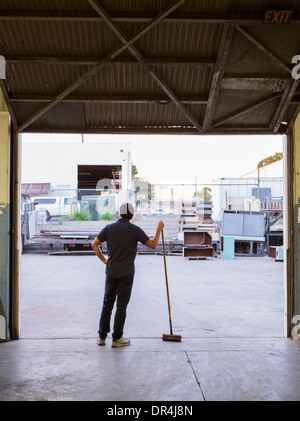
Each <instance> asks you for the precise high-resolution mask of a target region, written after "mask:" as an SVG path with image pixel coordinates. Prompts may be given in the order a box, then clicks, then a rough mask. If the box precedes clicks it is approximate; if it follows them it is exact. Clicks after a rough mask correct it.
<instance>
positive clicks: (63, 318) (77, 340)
mask: <svg viewBox="0 0 300 421" xmlns="http://www.w3.org/2000/svg"><path fill="white" fill-rule="evenodd" d="M21 260H22V284H21V336H22V339H21V340H19V341H13V342H8V343H2V344H0V356H1V358H0V370H1V373H2V376H1V379H0V400H52V401H53V400H54V401H57V400H84V401H88V400H92V401H93V400H98V401H166V400H168V401H177V402H179V401H193V402H197V401H203V400H207V401H211V400H217V401H218V400H219V401H220V400H225V401H228V400H297V401H298V400H300V342H299V341H294V340H289V339H286V338H284V336H283V272H282V270H283V264H282V263H279V262H274V261H273V260H271V259H269V258H268V257H262V258H261V257H257V258H256V257H254V258H249V257H244V258H241V257H240V258H236V259H235V260H233V261H227V260H222V259H220V258H217V259H208V260H199V261H193V260H192V261H189V260H185V259H184V258H183V257H181V256H169V257H168V258H167V265H168V275H169V286H170V295H171V305H172V318H173V328H174V333H175V334H180V335H182V342H181V343H171V342H164V341H162V340H161V334H162V333H169V324H168V308H167V299H166V289H165V280H164V267H163V258H162V256H155V255H139V256H137V260H136V277H135V284H134V289H133V294H132V299H131V302H130V304H129V307H128V316H127V321H126V326H125V333H124V334H125V336H126V335H127V336H128V337H130V338H131V339H132V344H131V345H130V346H129V347H126V348H122V349H113V348H111V346H110V341H111V339H110V338H109V340H108V343H107V345H106V346H105V347H98V346H97V344H96V337H97V329H98V319H99V313H100V309H101V303H102V296H103V289H104V266H103V265H102V264H101V262H100V261H99V260H98V259H97V258H96V257H95V256H48V255H44V254H38V255H30V254H25V255H23V256H22V259H21ZM116 379H117V381H116Z"/></svg>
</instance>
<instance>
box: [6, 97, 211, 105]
mask: <svg viewBox="0 0 300 421" xmlns="http://www.w3.org/2000/svg"><path fill="white" fill-rule="evenodd" d="M54 98H55V96H52V95H36V96H32V95H11V96H10V98H9V99H10V101H11V102H30V103H32V102H49V101H52V100H53V99H54ZM61 102H69V103H71V102H82V103H89V102H94V103H102V104H155V103H157V104H161V105H164V104H169V103H170V102H172V101H171V100H170V99H169V98H166V97H151V96H150V97H149V96H147V98H145V97H128V96H126V97H114V96H109V97H105V96H100V95H99V96H97V95H88V96H81V95H69V96H68V97H66V98H64V99H62V100H61ZM180 102H181V103H183V104H192V105H201V104H207V98H198V97H182V98H180Z"/></svg>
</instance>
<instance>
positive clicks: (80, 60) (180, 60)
mask: <svg viewBox="0 0 300 421" xmlns="http://www.w3.org/2000/svg"><path fill="white" fill-rule="evenodd" d="M104 59H105V57H103V58H102V60H104ZM99 60H101V59H100V58H99V57H58V56H38V57H30V56H28V57H26V56H24V57H22V56H9V57H5V61H6V63H8V64H56V65H57V64H66V65H87V66H89V65H93V64H97V63H98V62H99ZM144 60H145V61H146V62H147V63H148V64H151V65H156V64H159V65H166V66H214V65H215V60H212V59H210V58H204V57H203V58H202V57H199V58H193V57H187V58H186V57H159V58H156V57H144ZM124 63H125V64H126V63H136V60H135V59H134V58H133V57H117V58H115V59H114V60H113V61H111V64H124Z"/></svg>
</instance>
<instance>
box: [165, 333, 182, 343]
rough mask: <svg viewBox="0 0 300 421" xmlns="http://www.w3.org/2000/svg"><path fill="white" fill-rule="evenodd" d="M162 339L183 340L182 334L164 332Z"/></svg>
mask: <svg viewBox="0 0 300 421" xmlns="http://www.w3.org/2000/svg"><path fill="white" fill-rule="evenodd" d="M161 339H162V340H163V341H170V342H181V336H180V335H170V334H163V335H162V337H161Z"/></svg>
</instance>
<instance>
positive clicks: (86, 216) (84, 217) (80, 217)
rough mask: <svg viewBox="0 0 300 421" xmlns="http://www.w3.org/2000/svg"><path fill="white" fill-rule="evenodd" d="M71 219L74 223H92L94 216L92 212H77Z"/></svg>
mask: <svg viewBox="0 0 300 421" xmlns="http://www.w3.org/2000/svg"><path fill="white" fill-rule="evenodd" d="M71 217H72V219H73V220H74V221H91V220H92V216H91V214H90V212H88V211H86V210H81V211H76V212H74V213H73V215H71Z"/></svg>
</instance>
